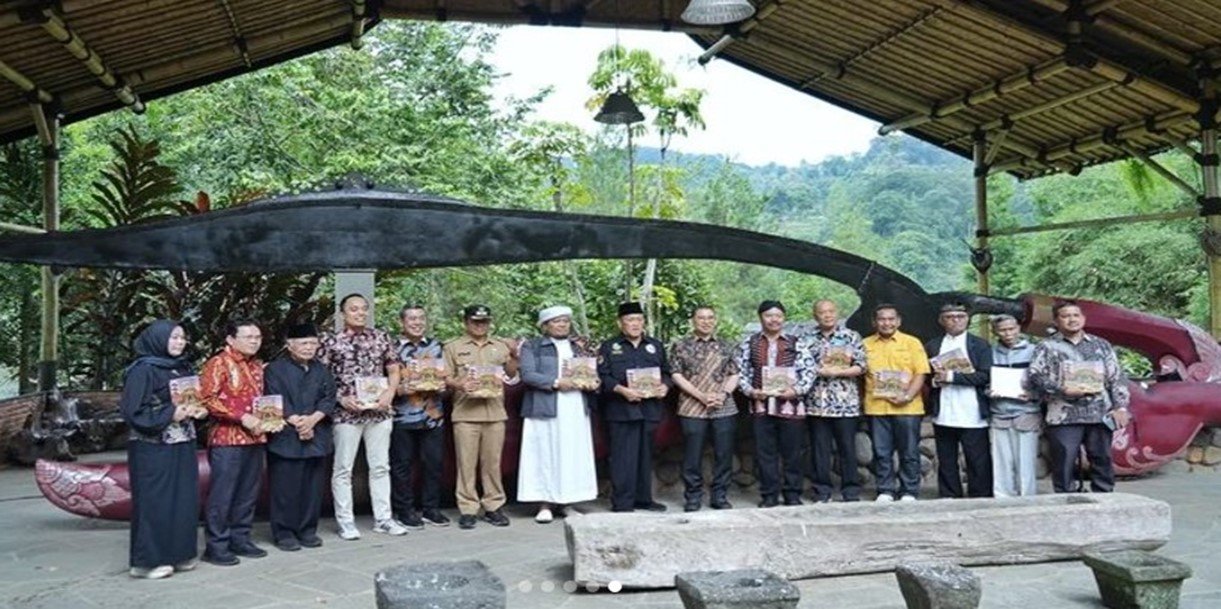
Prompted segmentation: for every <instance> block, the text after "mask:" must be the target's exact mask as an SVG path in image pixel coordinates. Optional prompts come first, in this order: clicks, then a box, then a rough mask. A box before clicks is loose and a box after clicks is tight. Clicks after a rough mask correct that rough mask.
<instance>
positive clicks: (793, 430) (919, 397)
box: [121, 294, 1129, 579]
mask: <svg viewBox="0 0 1221 609" xmlns="http://www.w3.org/2000/svg"><path fill="white" fill-rule="evenodd" d="M1053 311H1054V317H1055V325H1056V329H1057V332H1056V333H1055V334H1054V335H1052V336H1050V337H1048V338H1046V339H1044V340H1043V341H1041V342H1039V343H1038V345H1031V344H1030V343H1029V342H1027V341H1026V340H1025V339H1023V338H1022V336H1021V333H1020V329H1019V326H1018V323H1017V320H1015V319H1014V318H1012V317H1009V316H996V317H993V318H992V320H991V324H992V328H993V330H994V332H995V334H996V336H997V337H998V343H997V344H996V345H989V344H988V343H987V342H986V341H984V340H983V339H981V338H979V337H978V336H975V335H972V334H969V333H968V332H967V326H968V323H969V320H970V314H969V312H968V311H967V309H966V307H965V306H963V305H959V304H948V305H945V306H944V307H942V310H941V312H940V315H939V322H940V324H941V326H942V328H943V329H944V330H945V334H944V335H943V336H940V337H937V338H935V339H933V340H931V341H929V342H928V343H926V344H921V343H920V341H919V340H918V339H916V338H915V337H914V336H911V335H909V334H906V333H904V332H902V331H901V330H900V327H901V325H902V317H901V314H900V311H899V310H898V309H897V307H895V306H893V305H881V306H878V307H877V308H876V309H875V311H874V317H873V326H874V329H875V332H874V333H873V334H871V335H870V336H868V337H865V338H862V337H861V336H860V335H859V334H858V333H857V332H855V331H853V330H851V329H849V328H847V327H845V326H844V325H843V323H842V322H841V320H840V319H839V314H838V311H837V308H836V305H835V303H833V302H831V301H827V300H822V301H818V302H816V303H815V304H814V307H813V311H812V313H813V316H814V320H815V321H816V323H817V326H816V328H815V329H814V330H813V331H812V332H810V333H808V334H805V335H802V336H795V335H793V334H792V333H790V332H788V331H786V325H785V322H786V310H785V307H784V305H783V304H782V303H780V302H778V301H765V302H763V303H761V304H760V305H759V307H758V311H757V312H758V315H759V322H760V329H759V331H757V332H754V333H751V334H750V336H748V337H746V339H745V340H743V341H741V342H740V343H738V342H737V341H727V340H725V339H723V338H721V337H720V336H719V335H718V333H717V318H716V311H715V310H714V309H713V308H712V307H708V306H702V307H698V308H696V309H695V311H694V312H693V314H692V317H691V328H692V332H691V334H690V335H689V336H686V337H684V338H682V339H680V340H678V341H677V342H676V343H674V344H673V345H672V346H671V347H670V348H669V349H668V350H667V348H666V346H665V345H664V344H663V343H662V342H661V341H659V340H657V339H656V338H653V337H651V336H648V335H647V334H646V333H645V315H644V311H643V309H642V308H641V306H640V305H639V304H638V303H624V304H622V305H620V306H619V309H618V326H619V330H620V334H619V336H617V337H615V338H612V339H610V340H607V341H605V342H603V343H602V344H601V345H600V346H599V347H598V348H597V349H594V348H593V347H592V346H591V345H590V344H589V343H588V342H587V341H586V340H584V339H583V338H581V337H579V336H576V335H574V334H573V333H572V329H573V328H572V310H571V309H570V308H568V307H564V306H554V307H548V308H546V309H543V310H542V311H540V312H539V314H538V326H539V330H540V336H538V337H537V338H533V339H529V340H525V341H520V342H519V341H516V340H511V339H506V338H499V337H496V336H494V335H493V334H492V332H491V320H492V314H491V311H490V310H489V309H488V307H486V306H482V305H474V306H470V307H467V308H465V309H464V310H463V327H464V333H463V335H462V336H460V337H458V338H456V339H453V340H450V341H448V342H446V343H444V344H442V343H441V342H440V341H438V340H437V339H436V338H433V337H431V336H428V334H427V330H428V316H427V312H426V311H425V310H424V309H423V308H422V307H420V306H416V305H407V306H404V307H403V308H402V309H401V310H400V312H399V321H400V324H401V333H400V334H399V335H398V336H391V335H390V334H388V333H386V332H384V331H382V330H378V329H376V328H373V327H372V326H371V324H370V320H369V303H368V302H367V301H366V300H365V298H364V297H362V296H360V295H358V294H351V295H348V296H346V297H345V298H343V299H342V300H341V302H340V312H341V316H342V329H341V330H339V331H336V332H326V333H321V334H320V333H319V332H318V331H317V329H316V328H315V327H314V326H313V325H312V324H302V325H293V326H290V327H288V328H287V329H286V331H285V345H284V347H285V348H284V352H283V355H282V356H281V357H279V358H278V359H276V360H274V361H272V362H270V363H266V364H265V363H264V362H262V361H260V360H259V358H258V353H259V351H260V349H261V347H262V339H263V337H262V331H261V328H260V326H259V324H257V323H255V322H254V321H251V320H234V321H231V322H230V323H229V324H228V326H227V329H226V339H225V340H226V346H225V347H224V349H222V350H221V351H220V352H219V353H217V354H216V355H214V356H213V357H211V358H210V359H209V360H207V362H206V363H205V364H204V366H203V368H202V369H201V370H200V372H199V374H198V387H199V391H198V394H199V401H200V403H201V404H202V407H195V406H192V405H191V404H188V403H175V400H174V399H173V396H171V385H172V384H173V383H174V382H175V379H185V378H188V377H192V376H194V375H195V372H194V370H193V368H192V366H191V364H190V362H189V361H188V360H187V359H186V358H185V357H184V355H183V354H184V351H185V346H186V342H187V338H186V336H185V333H184V331H183V329H182V327H181V326H180V325H178V324H177V323H175V322H173V321H167V320H160V321H157V322H154V323H152V324H151V325H149V326H148V327H147V328H146V329H145V330H144V331H143V332H142V333H141V334H140V335H139V336H138V337H137V339H136V340H135V342H134V345H133V346H134V350H135V352H136V356H137V357H136V360H135V361H134V362H133V363H132V365H131V366H130V367H129V368H128V369H127V371H126V376H125V384H124V390H123V398H122V403H121V410H122V413H123V415H124V418H125V419H126V420H127V422H128V423H129V425H130V428H131V432H130V434H131V436H130V442H129V464H130V472H131V482H132V484H131V490H132V501H133V515H132V523H131V533H132V534H131V575H132V576H133V577H143V578H153V579H156V578H162V577H167V576H169V575H171V574H173V573H174V572H175V571H185V570H190V569H192V568H194V567H195V566H196V565H197V559H196V555H197V548H196V526H197V515H198V512H199V497H198V494H197V493H198V491H197V482H198V473H197V466H196V458H195V452H194V446H195V433H196V430H195V423H194V422H195V420H197V419H201V418H204V417H207V418H209V419H211V423H210V426H209V431H208V438H207V440H208V442H207V444H208V463H209V466H210V472H211V474H210V475H211V480H210V484H209V492H208V496H207V498H206V504H205V509H204V520H205V538H206V547H205V549H204V552H203V554H202V557H201V558H202V559H203V560H204V561H207V562H209V563H212V564H216V565H222V566H227V565H235V564H238V562H239V561H240V559H241V558H258V557H261V556H265V555H266V551H265V550H264V549H262V548H260V547H259V546H258V545H256V544H255V543H254V542H253V541H252V539H251V525H252V521H253V517H254V510H255V503H256V499H257V497H258V494H259V483H260V480H261V479H262V473H263V466H264V463H266V466H267V479H268V485H269V488H268V492H269V495H270V498H271V501H270V521H271V531H272V537H273V540H274V543H275V545H276V547H277V548H279V549H280V550H283V551H289V552H291V551H298V550H300V549H301V548H313V547H318V546H320V545H321V544H322V539H321V538H320V537H319V536H318V534H317V529H318V519H319V513H320V511H321V507H322V501H323V492H324V485H325V479H324V476H325V471H326V469H327V465H328V463H329V464H330V466H331V481H330V491H331V495H332V498H333V502H334V512H335V520H336V525H337V528H338V534H339V537H340V538H341V539H345V540H355V539H359V538H360V536H361V532H360V530H359V529H358V528H357V526H356V521H355V518H354V516H353V505H352V469H353V465H354V462H355V459H356V455H357V451H358V449H359V447H360V446H361V444H362V443H363V445H364V448H365V456H366V459H367V462H368V469H369V480H368V487H369V495H370V499H371V502H372V508H373V516H374V525H373V528H372V530H373V532H376V533H382V534H386V535H403V534H406V533H407V532H408V531H409V530H411V529H420V528H423V527H424V526H425V525H433V526H447V525H449V524H450V520H449V518H447V517H446V516H445V515H444V514H443V513H442V512H441V510H440V493H441V491H440V477H441V469H442V462H441V459H442V453H443V450H442V448H443V446H444V438H445V434H446V433H448V432H447V431H446V427H447V426H449V427H452V434H453V436H452V437H453V443H454V454H455V462H456V463H455V465H456V468H455V469H456V482H455V500H456V503H457V507H458V512H459V518H458V526H459V527H460V528H462V529H470V528H473V527H475V526H476V525H477V523H478V522H479V520H480V519H482V520H483V521H484V522H486V523H489V524H491V525H493V526H507V525H508V524H509V519H508V517H507V516H506V515H505V514H504V511H503V510H502V507H503V506H504V504H505V502H506V499H507V497H506V492H505V488H504V484H503V481H502V479H501V464H500V459H501V453H502V452H503V448H504V440H505V421H506V420H507V419H508V414H507V411H506V409H505V397H504V388H505V387H508V386H512V385H516V384H519V383H520V384H522V385H524V387H523V390H524V396H523V398H522V402H521V407H520V412H519V414H520V416H521V417H522V418H523V426H522V438H521V453H520V462H519V467H518V481H517V482H518V485H517V486H518V489H517V490H518V496H517V499H518V501H521V502H531V503H536V504H538V511H537V513H536V515H535V520H536V521H537V522H540V523H546V522H551V521H552V520H553V519H554V518H556V517H563V515H564V510H565V507H566V506H568V505H571V504H574V503H578V502H582V501H588V500H592V499H594V498H596V496H597V493H598V486H597V479H596V470H595V464H594V449H593V436H592V425H591V413H592V411H593V410H594V409H595V408H597V409H598V410H599V411H600V414H601V418H602V420H603V422H604V423H605V426H606V431H607V436H608V438H609V441H610V450H609V456H608V466H609V467H608V469H609V477H610V482H611V496H610V507H611V509H612V510H613V511H616V512H631V511H635V510H648V511H665V510H666V506H665V505H663V504H661V503H659V502H657V501H655V500H654V499H653V495H652V485H653V475H652V449H653V435H654V431H655V430H656V426H657V424H658V423H659V422H660V420H661V418H662V413H663V402H664V401H665V398H666V396H667V395H668V394H669V393H670V392H671V391H676V392H677V393H678V395H677V400H676V401H677V415H678V417H679V420H680V423H681V428H682V433H683V436H684V440H685V449H684V459H683V468H682V480H683V484H684V505H683V507H684V510H686V511H695V510H699V509H701V507H702V505H703V501H704V497H705V486H706V485H705V481H704V479H703V474H702V472H703V467H702V461H703V453H704V447H705V444H706V443H707V442H708V440H709V439H710V440H711V443H712V448H713V455H714V457H713V467H712V479H711V480H710V481H708V484H707V487H708V488H707V496H708V499H709V501H708V505H709V507H711V508H712V509H728V508H730V507H732V506H731V505H730V503H729V500H728V487H729V481H730V474H731V464H732V459H733V452H734V443H735V436H736V430H737V419H738V414H739V412H738V401H736V400H735V394H738V393H740V394H741V395H742V396H743V397H744V398H745V401H744V403H745V404H746V408H747V409H748V411H749V414H750V415H751V419H752V425H753V433H754V440H755V447H754V451H755V459H754V461H755V466H756V470H757V474H758V484H759V492H760V495H761V501H760V502H759V504H758V505H759V507H763V508H767V507H773V506H776V505H780V504H781V503H783V504H784V505H799V504H801V496H802V493H803V486H804V472H805V470H806V469H807V467H808V468H809V469H810V471H811V472H812V479H813V497H814V499H815V500H816V501H823V502H825V501H830V500H831V498H832V495H833V494H834V490H835V489H834V487H833V478H832V473H833V469H838V474H839V480H840V486H839V493H840V495H841V497H842V499H843V500H844V501H858V500H860V498H861V484H860V480H859V476H858V473H857V466H858V463H857V452H856V438H857V430H858V428H859V426H860V423H861V420H862V419H861V417H862V416H864V417H865V419H866V420H867V421H868V424H869V425H868V426H869V432H870V439H871V440H872V446H873V469H874V471H875V473H876V478H877V499H876V500H877V501H894V500H903V501H906V500H914V499H916V497H917V496H918V494H919V484H920V452H919V441H920V425H921V421H922V419H923V418H924V416H926V415H928V416H930V417H932V419H933V426H934V430H935V440H936V453H937V461H938V475H937V478H938V491H939V495H940V496H942V497H962V496H964V495H968V496H972V497H984V496H993V495H995V496H998V497H1005V496H1016V495H1028V494H1033V493H1034V492H1035V458H1036V456H1037V449H1038V437H1039V434H1040V433H1041V432H1042V431H1043V430H1044V429H1046V433H1047V437H1048V438H1049V440H1050V444H1051V458H1052V464H1051V470H1052V471H1051V473H1052V480H1053V484H1054V487H1055V490H1056V491H1057V492H1066V491H1069V490H1071V489H1072V484H1073V482H1074V480H1073V477H1074V473H1075V463H1076V457H1077V454H1078V452H1079V450H1080V447H1082V446H1084V447H1085V449H1086V452H1087V454H1088V457H1089V460H1090V463H1091V466H1092V467H1091V486H1092V489H1093V490H1094V491H1096V492H1107V491H1110V490H1111V489H1112V488H1113V486H1114V474H1113V471H1112V468H1111V464H1110V454H1109V448H1110V438H1111V430H1112V429H1113V428H1114V427H1117V426H1123V425H1126V424H1127V422H1128V418H1129V415H1128V412H1127V405H1128V393H1127V387H1126V382H1125V379H1124V377H1123V372H1122V370H1121V369H1120V367H1119V364H1118V361H1117V359H1116V356H1115V353H1114V351H1113V349H1112V348H1111V346H1110V344H1109V343H1107V342H1106V341H1105V340H1103V339H1101V338H1099V337H1096V336H1093V335H1090V334H1087V333H1086V332H1085V331H1084V325H1085V317H1084V315H1083V314H1082V311H1081V309H1080V307H1078V306H1077V305H1075V304H1074V303H1071V302H1061V303H1058V304H1057V305H1056V306H1055V308H1054V309H1053ZM947 354H952V355H954V356H955V358H954V360H953V362H951V361H950V360H948V359H947V357H946V356H947ZM963 360H966V361H967V362H969V363H968V364H965V365H964V364H963ZM576 362H584V363H587V364H588V365H589V369H588V370H587V373H586V374H582V373H581V371H580V369H581V367H580V366H578V365H576ZM1065 362H1098V369H1099V370H1102V371H1103V372H1104V374H1103V376H1104V379H1103V384H1102V390H1101V391H1093V390H1087V391H1082V390H1080V389H1078V388H1076V386H1075V385H1074V386H1073V387H1071V388H1066V383H1065V379H1064V375H1065V374H1066V372H1065V371H1066V370H1067V369H1068V368H1067V367H1066V366H1065ZM997 367H1009V368H1025V369H1026V371H1027V372H1026V374H1025V375H1024V376H1023V380H1022V391H1021V393H1019V394H1017V395H1013V394H1006V395H1003V396H1002V395H1000V394H997V393H995V392H993V391H992V388H991V385H990V377H991V375H990V373H991V371H992V370H994V369H995V368H997ZM489 379H490V381H489ZM489 383H490V384H491V387H489ZM926 384H927V385H928V390H927V392H926V391H925V385H926ZM925 393H927V396H928V398H927V402H926V400H925V395H924V394H925ZM264 396H279V397H278V402H277V404H279V405H280V407H281V408H282V421H281V424H280V425H279V426H278V427H273V428H270V429H269V428H268V427H267V426H266V421H265V419H264V418H262V417H261V416H259V413H258V411H257V410H256V404H258V403H259V400H260V399H263V398H264ZM926 404H927V406H926ZM447 408H448V409H449V412H448V413H447V412H446V409H447ZM447 415H448V416H447ZM447 421H448V422H447ZM807 446H808V447H809V448H810V450H809V452H806V447H807ZM960 449H961V451H962V453H963V457H964V460H965V463H966V473H967V475H966V485H965V488H966V492H965V493H964V486H963V484H962V481H961V480H960V476H959V464H958V463H959V461H958V454H959V450H960ZM896 453H897V456H898V467H897V468H896V467H895V466H894V457H895V454H896ZM833 454H834V455H835V456H836V457H837V459H833V457H832V456H833ZM835 461H838V468H833V464H834V463H835ZM417 476H418V477H419V478H420V479H419V480H418V484H417V480H415V479H414V478H415V477H417ZM417 487H418V489H419V493H417V492H416V490H417Z"/></svg>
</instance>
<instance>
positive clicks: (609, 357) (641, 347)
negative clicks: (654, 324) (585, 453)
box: [598, 302, 671, 512]
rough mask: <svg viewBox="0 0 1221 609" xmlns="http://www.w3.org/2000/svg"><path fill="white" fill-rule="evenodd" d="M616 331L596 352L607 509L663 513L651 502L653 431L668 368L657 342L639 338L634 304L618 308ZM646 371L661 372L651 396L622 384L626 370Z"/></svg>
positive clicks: (640, 313)
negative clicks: (605, 438) (606, 449)
mask: <svg viewBox="0 0 1221 609" xmlns="http://www.w3.org/2000/svg"><path fill="white" fill-rule="evenodd" d="M619 331H620V332H621V334H620V335H619V337H618V338H614V339H612V340H608V341H606V342H605V343H603V344H602V348H601V349H599V350H598V376H600V377H601V378H602V413H603V414H602V418H603V420H604V421H606V424H607V428H608V429H609V431H610V477H611V511H614V512H631V511H633V510H636V509H642V510H650V511H653V512H664V511H665V509H666V506H664V505H662V504H660V503H657V502H656V501H653V431H654V430H655V429H657V423H658V422H659V421H661V400H662V398H664V397H665V395H666V392H668V391H669V389H670V383H671V381H670V364H669V363H668V362H667V361H666V349H665V347H664V346H663V345H662V344H661V341H659V340H657V339H655V338H652V337H650V336H645V335H644V309H642V308H641V307H640V304H639V303H635V302H626V303H623V304H621V305H619ZM647 368H657V369H658V370H659V371H660V373H661V374H660V377H661V378H660V383H659V384H658V385H659V387H658V388H657V391H656V392H655V394H654V395H652V396H649V395H646V394H645V393H643V392H642V391H640V390H639V389H634V388H632V387H631V386H629V385H630V384H631V383H629V381H628V371H629V370H635V371H637V372H634V373H633V375H634V376H637V377H638V378H639V377H649V375H648V374H646V373H644V372H641V371H642V370H643V369H647ZM653 378H655V377H653ZM636 386H637V387H639V386H640V383H639V382H637V383H636Z"/></svg>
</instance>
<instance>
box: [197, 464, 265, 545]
mask: <svg viewBox="0 0 1221 609" xmlns="http://www.w3.org/2000/svg"><path fill="white" fill-rule="evenodd" d="M266 453H267V450H266V447H265V446H263V445H262V444H256V445H251V446H214V447H212V448H209V449H208V465H209V466H210V467H211V469H212V479H211V482H210V483H209V484H208V509H207V511H206V512H205V517H204V531H205V533H207V535H206V537H207V544H206V545H207V552H208V554H210V555H212V556H217V555H223V554H227V553H228V552H229V548H230V546H237V545H242V544H245V543H249V542H250V528H251V526H252V525H253V524H254V504H255V502H256V501H258V498H259V478H261V477H262V476H263V458H264V456H265V455H266Z"/></svg>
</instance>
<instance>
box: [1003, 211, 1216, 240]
mask: <svg viewBox="0 0 1221 609" xmlns="http://www.w3.org/2000/svg"><path fill="white" fill-rule="evenodd" d="M1199 215H1200V210H1198V209H1180V210H1176V211H1165V212H1161V213H1156V214H1138V215H1134V216H1118V217H1115V218H1098V219H1095V220H1076V221H1073V222H1055V223H1052V224H1040V225H1038V226H1015V227H1011V228H994V229H992V230H991V231H989V233H988V234H990V235H991V236H993V237H1005V236H1012V235H1027V234H1030V233H1044V232H1047V231H1053V230H1072V229H1076V228H1097V227H1102V226H1114V225H1116V224H1132V223H1136V222H1165V221H1167V220H1182V219H1184V218H1197V217H1199Z"/></svg>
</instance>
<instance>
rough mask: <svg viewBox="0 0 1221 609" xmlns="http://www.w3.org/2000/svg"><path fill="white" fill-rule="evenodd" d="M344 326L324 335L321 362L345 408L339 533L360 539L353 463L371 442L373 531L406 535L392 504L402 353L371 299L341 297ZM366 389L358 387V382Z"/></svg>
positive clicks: (340, 424) (337, 477) (339, 422)
mask: <svg viewBox="0 0 1221 609" xmlns="http://www.w3.org/2000/svg"><path fill="white" fill-rule="evenodd" d="M339 311H340V314H341V315H342V316H343V330H340V331H339V332H334V333H328V334H326V335H324V336H323V337H322V348H321V350H320V351H319V352H318V362H319V363H321V364H322V365H324V366H326V367H327V368H328V369H330V371H331V374H332V375H334V376H335V385H336V388H337V394H338V395H337V398H338V402H339V408H337V409H335V414H334V416H333V418H334V421H335V427H334V434H335V463H334V466H333V468H332V470H331V495H332V496H333V497H334V499H335V523H336V524H337V525H338V526H339V537H340V538H342V539H346V540H349V541H351V540H356V539H360V530H358V529H357V528H356V518H355V516H354V515H353V513H352V466H353V465H354V464H355V463H356V451H357V450H359V449H360V443H361V442H362V441H363V442H364V443H365V461H366V462H367V463H368V464H369V498H370V499H371V500H372V502H373V519H374V525H373V532H375V533H383V534H387V535H404V534H406V533H407V528H406V527H404V526H403V525H402V524H401V523H399V522H397V521H395V520H394V516H393V513H392V512H391V509H390V433H391V431H392V429H393V423H392V422H391V418H392V416H393V413H394V410H393V407H392V405H391V401H392V400H393V399H394V391H395V388H396V387H398V385H399V358H398V352H397V351H395V348H394V341H393V340H392V339H391V338H390V335H389V334H386V333H385V332H383V331H381V330H378V329H376V328H373V327H371V326H370V325H369V324H370V322H371V321H372V320H370V319H369V301H367V300H365V298H364V296H361V295H360V294H348V295H347V296H344V297H343V300H341V301H339ZM358 383H359V384H360V385H361V389H360V390H359V391H358V390H357V384H358Z"/></svg>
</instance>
